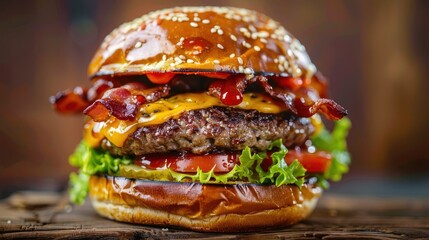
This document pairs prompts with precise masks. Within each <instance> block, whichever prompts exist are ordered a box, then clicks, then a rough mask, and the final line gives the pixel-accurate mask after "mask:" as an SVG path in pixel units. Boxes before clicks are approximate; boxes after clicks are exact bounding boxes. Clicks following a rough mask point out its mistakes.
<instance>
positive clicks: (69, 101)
mask: <svg viewBox="0 0 429 240" xmlns="http://www.w3.org/2000/svg"><path fill="white" fill-rule="evenodd" d="M86 95H87V91H86V90H84V89H83V88H82V87H75V88H74V89H73V90H65V91H61V92H58V93H57V94H56V95H55V96H52V97H50V99H49V101H50V102H51V104H52V105H53V107H54V108H55V110H57V111H58V112H61V113H76V112H82V111H83V110H84V109H85V108H87V107H88V105H89V104H91V103H90V102H89V101H88V100H87V97H86Z"/></svg>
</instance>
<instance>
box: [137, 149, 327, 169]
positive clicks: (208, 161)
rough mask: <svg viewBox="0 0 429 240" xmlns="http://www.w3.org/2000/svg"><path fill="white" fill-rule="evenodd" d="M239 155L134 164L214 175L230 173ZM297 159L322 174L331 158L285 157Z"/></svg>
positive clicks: (157, 157)
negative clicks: (212, 171)
mask: <svg viewBox="0 0 429 240" xmlns="http://www.w3.org/2000/svg"><path fill="white" fill-rule="evenodd" d="M239 156H240V154H239V153H230V154H205V155H195V154H190V153H187V154H150V155H144V156H141V157H139V158H138V159H137V160H136V161H134V163H135V164H136V165H139V166H141V167H143V168H147V169H152V170H160V169H167V168H169V169H171V170H173V171H175V172H181V173H196V172H197V169H198V168H200V169H201V170H202V171H203V172H209V171H211V170H212V169H213V168H214V172H216V173H227V172H230V171H231V170H232V169H233V168H234V166H235V164H237V163H238V162H239ZM295 159H297V160H298V161H299V162H300V163H301V164H302V166H303V167H304V168H305V169H307V172H309V173H323V172H325V171H326V170H327V169H328V167H329V165H330V163H331V159H332V156H331V155H330V154H328V153H326V152H321V151H320V152H315V153H308V152H300V151H294V150H290V151H289V152H288V153H287V154H286V157H285V160H286V163H287V164H291V163H292V162H293V161H295ZM272 163H273V162H272V160H271V158H270V157H269V158H266V159H264V161H263V162H262V163H261V167H262V169H263V170H264V171H268V169H269V167H270V166H271V165H272Z"/></svg>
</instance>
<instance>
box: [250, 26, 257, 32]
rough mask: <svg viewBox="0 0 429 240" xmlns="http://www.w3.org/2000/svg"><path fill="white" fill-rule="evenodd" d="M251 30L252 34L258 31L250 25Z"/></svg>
mask: <svg viewBox="0 0 429 240" xmlns="http://www.w3.org/2000/svg"><path fill="white" fill-rule="evenodd" d="M249 29H250V31H252V32H256V31H257V30H256V28H255V27H254V26H253V25H249Z"/></svg>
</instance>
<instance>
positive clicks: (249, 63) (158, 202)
mask: <svg viewBox="0 0 429 240" xmlns="http://www.w3.org/2000/svg"><path fill="white" fill-rule="evenodd" d="M88 75H89V79H90V81H91V86H90V87H88V88H82V87H76V88H74V89H72V90H66V91H62V92H59V93H57V94H56V95H55V96H53V97H52V98H51V102H52V104H53V106H54V108H55V109H56V110H57V111H59V112H63V113H69V112H73V113H82V112H83V113H84V114H85V115H86V117H85V125H84V130H83V140H82V142H81V143H80V144H79V145H78V147H77V149H76V151H75V152H74V153H73V154H72V155H71V157H70V159H69V161H70V164H71V165H73V166H76V167H78V168H79V171H78V172H77V173H72V174H71V175H70V190H69V192H70V197H71V200H72V201H73V202H74V203H76V204H82V203H83V202H84V201H85V198H86V196H87V195H88V194H89V196H90V199H91V201H92V205H93V206H94V208H95V210H96V211H97V212H98V213H99V214H100V215H102V216H104V217H107V218H111V219H115V220H118V221H123V222H132V223H138V224H147V225H159V226H176V227H183V228H188V229H192V230H197V231H212V232H232V231H255V230H257V229H261V228H267V227H281V226H287V225H291V224H294V223H296V222H298V221H300V220H302V219H304V218H306V217H307V216H308V215H309V214H310V213H311V212H312V210H313V209H314V208H315V206H316V203H317V200H318V198H319V197H320V195H321V193H322V189H324V188H327V186H328V181H329V180H334V181H337V180H339V179H340V178H341V176H342V174H343V173H345V172H347V171H348V164H349V159H350V158H349V154H348V152H347V149H346V141H345V138H346V135H347V131H348V128H349V126H350V122H349V120H348V119H347V118H344V117H345V115H346V114H347V112H346V110H345V109H344V108H343V107H341V106H340V105H339V104H337V103H336V102H334V101H333V100H332V99H329V98H328V96H327V86H326V84H327V83H326V80H325V78H324V77H323V75H322V74H321V73H320V72H319V71H317V69H316V67H315V66H314V65H313V64H312V62H311V61H310V58H309V56H308V55H307V53H306V51H305V48H304V46H303V45H301V43H300V42H299V41H298V40H297V39H296V38H295V37H294V36H292V35H291V34H290V33H289V32H288V31H286V30H285V28H283V27H282V26H281V25H280V24H279V23H278V22H276V21H274V20H272V19H271V18H269V17H267V16H265V15H262V14H260V13H257V12H254V11H250V10H246V9H240V8H231V7H177V8H172V9H165V10H160V11H155V12H152V13H149V14H147V15H143V16H142V17H140V18H137V19H135V20H133V21H131V22H128V23H125V24H123V25H121V26H119V27H118V28H117V29H115V30H114V31H113V32H112V33H110V34H109V35H108V36H107V37H106V38H105V39H104V41H103V43H102V44H101V47H100V48H99V49H98V51H97V52H96V54H95V56H94V57H93V59H92V61H91V63H90V65H89V69H88ZM322 117H323V118H325V119H326V120H338V121H336V124H335V126H334V128H333V129H332V132H329V131H328V130H327V129H325V127H324V124H323V122H322Z"/></svg>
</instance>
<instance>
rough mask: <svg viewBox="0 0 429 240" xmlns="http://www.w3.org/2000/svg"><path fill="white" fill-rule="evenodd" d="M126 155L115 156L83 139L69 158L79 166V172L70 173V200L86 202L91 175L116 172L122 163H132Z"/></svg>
mask: <svg viewBox="0 0 429 240" xmlns="http://www.w3.org/2000/svg"><path fill="white" fill-rule="evenodd" d="M131 162H132V161H131V160H129V159H126V158H125V157H122V158H117V157H113V156H112V155H110V154H109V153H107V152H102V151H100V150H98V149H94V148H91V147H89V146H88V145H87V144H86V143H85V142H84V141H82V142H81V143H80V144H79V145H78V146H77V148H76V150H75V151H74V153H73V154H72V155H71V156H70V158H69V163H70V165H72V166H74V167H78V168H79V170H80V171H79V173H78V174H76V173H72V174H70V180H69V185H70V187H69V195H70V200H71V201H72V202H73V203H75V204H78V205H81V204H83V203H84V202H85V198H86V196H87V195H88V191H89V176H90V175H94V174H96V173H107V174H114V173H116V172H118V171H119V166H120V165H121V164H131Z"/></svg>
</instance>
